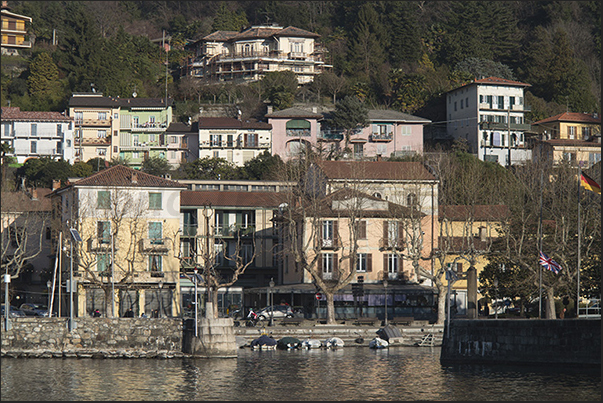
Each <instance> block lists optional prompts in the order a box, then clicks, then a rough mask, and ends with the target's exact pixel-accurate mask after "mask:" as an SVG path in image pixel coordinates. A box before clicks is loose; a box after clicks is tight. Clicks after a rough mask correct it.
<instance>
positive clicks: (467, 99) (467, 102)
mask: <svg viewBox="0 0 603 403" xmlns="http://www.w3.org/2000/svg"><path fill="white" fill-rule="evenodd" d="M468 107H469V97H467V98H465V108H468Z"/></svg>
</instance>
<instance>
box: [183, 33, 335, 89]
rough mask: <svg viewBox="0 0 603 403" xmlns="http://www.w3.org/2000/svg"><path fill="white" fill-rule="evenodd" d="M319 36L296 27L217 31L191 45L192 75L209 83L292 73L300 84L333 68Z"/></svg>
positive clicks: (256, 78) (251, 79)
mask: <svg viewBox="0 0 603 403" xmlns="http://www.w3.org/2000/svg"><path fill="white" fill-rule="evenodd" d="M319 37H320V35H318V34H315V33H313V32H309V31H306V30H303V29H300V28H295V27H286V28H283V27H279V26H276V25H271V26H252V27H249V28H246V29H243V30H242V31H240V32H236V31H216V32H214V33H212V34H210V35H207V36H206V37H204V38H203V39H201V40H200V41H198V42H195V43H194V44H192V45H191V48H192V50H193V52H194V53H195V56H196V57H195V59H194V60H193V61H192V62H191V63H190V66H189V68H190V72H191V73H192V75H193V76H195V77H199V78H205V79H208V80H220V81H231V80H243V81H256V80H259V79H261V78H262V77H263V75H264V74H265V73H266V72H270V71H285V70H290V71H293V72H294V73H295V74H296V75H297V80H298V82H299V83H300V84H305V83H309V82H312V81H313V80H314V76H315V75H316V74H320V73H322V72H323V70H324V69H326V68H330V67H331V66H329V65H326V64H325V63H324V60H323V51H322V47H321V46H320V44H319V43H318V42H317V39H318V38H319Z"/></svg>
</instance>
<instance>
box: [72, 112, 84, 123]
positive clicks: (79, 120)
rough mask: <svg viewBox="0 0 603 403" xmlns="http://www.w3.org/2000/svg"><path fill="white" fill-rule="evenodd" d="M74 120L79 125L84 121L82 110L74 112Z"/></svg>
mask: <svg viewBox="0 0 603 403" xmlns="http://www.w3.org/2000/svg"><path fill="white" fill-rule="evenodd" d="M74 120H75V124H76V125H81V124H82V123H83V122H84V112H75V116H74Z"/></svg>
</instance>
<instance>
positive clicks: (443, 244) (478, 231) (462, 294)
mask: <svg viewBox="0 0 603 403" xmlns="http://www.w3.org/2000/svg"><path fill="white" fill-rule="evenodd" d="M508 216H509V208H508V207H507V206H504V205H475V206H467V205H448V206H440V214H439V221H440V225H439V228H440V235H439V246H440V250H441V251H442V252H443V253H444V254H445V255H446V259H445V261H444V264H445V265H446V266H448V267H450V269H451V270H452V271H453V272H454V273H455V274H456V275H457V277H458V280H457V281H455V282H454V283H453V285H452V287H451V291H452V293H453V296H451V299H452V301H453V302H452V306H453V307H455V308H456V313H458V314H460V315H464V314H466V309H467V279H466V272H467V270H468V269H469V267H474V268H475V269H476V273H477V278H478V285H479V275H480V272H481V271H482V269H483V268H484V267H485V266H486V265H487V264H488V259H487V258H486V254H487V253H488V252H490V250H491V247H492V243H493V242H494V241H495V240H496V238H498V237H499V236H500V235H501V232H500V225H501V224H502V223H504V221H505V220H506V219H507V218H508ZM436 264H438V265H439V262H438V263H436ZM438 268H439V267H438ZM442 281H443V282H444V284H446V285H447V284H448V282H447V280H446V279H442ZM480 298H481V295H480V294H479V293H478V296H477V299H478V301H479V299H480Z"/></svg>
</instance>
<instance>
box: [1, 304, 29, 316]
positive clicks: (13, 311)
mask: <svg viewBox="0 0 603 403" xmlns="http://www.w3.org/2000/svg"><path fill="white" fill-rule="evenodd" d="M8 316H9V318H24V317H25V313H23V311H22V310H20V309H19V308H17V307H16V306H12V305H11V306H10V309H9V311H8ZM2 317H3V318H4V304H2Z"/></svg>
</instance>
